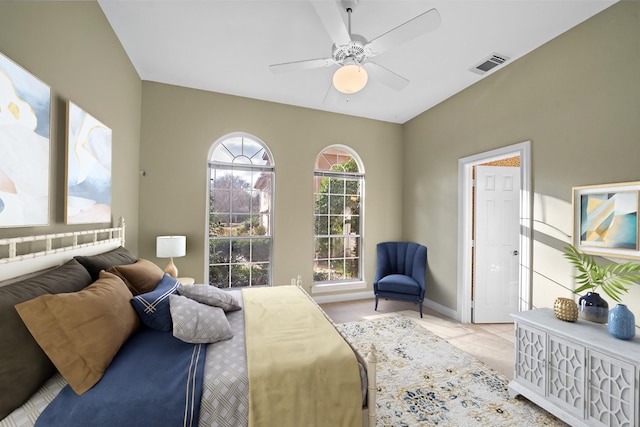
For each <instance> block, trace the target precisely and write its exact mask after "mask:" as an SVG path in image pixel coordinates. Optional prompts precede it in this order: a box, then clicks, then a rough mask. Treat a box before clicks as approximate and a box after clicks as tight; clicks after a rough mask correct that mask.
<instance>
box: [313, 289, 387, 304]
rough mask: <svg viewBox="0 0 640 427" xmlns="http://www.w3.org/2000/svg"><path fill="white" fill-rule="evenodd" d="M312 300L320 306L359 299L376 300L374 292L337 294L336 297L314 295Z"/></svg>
mask: <svg viewBox="0 0 640 427" xmlns="http://www.w3.org/2000/svg"><path fill="white" fill-rule="evenodd" d="M312 298H313V300H314V301H315V302H317V303H318V304H326V303H329V302H342V301H355V300H359V299H372V298H375V295H373V291H366V292H353V293H349V294H336V295H323V296H318V295H312Z"/></svg>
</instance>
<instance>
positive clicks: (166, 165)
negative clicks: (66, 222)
mask: <svg viewBox="0 0 640 427" xmlns="http://www.w3.org/2000/svg"><path fill="white" fill-rule="evenodd" d="M142 99H143V104H142V112H143V114H142V138H141V140H142V141H141V162H140V167H141V169H143V170H144V171H145V172H146V175H145V176H144V177H142V178H141V181H140V218H143V220H142V221H141V223H140V234H139V238H140V248H141V249H140V256H141V257H143V258H148V259H152V260H155V261H156V262H157V263H158V264H159V265H161V266H164V265H165V264H166V260H160V259H156V258H155V238H156V236H158V235H161V234H184V235H186V236H187V256H186V257H184V258H179V259H177V260H175V262H176V265H177V266H178V268H179V275H184V276H192V277H194V278H195V279H196V280H197V281H198V282H203V281H204V280H205V277H206V276H205V271H206V268H207V267H206V265H205V262H206V253H205V248H206V245H207V242H206V239H205V236H206V230H207V179H208V178H207V160H208V154H209V150H210V148H211V146H212V145H213V143H214V142H216V141H217V140H218V139H219V138H221V137H222V136H224V135H227V134H229V133H232V132H246V133H248V134H251V135H254V136H256V137H258V138H260V139H261V140H262V141H263V142H265V143H266V145H267V146H268V147H269V149H270V150H271V153H272V154H273V158H274V162H275V174H276V177H275V183H276V184H275V206H274V213H275V217H274V221H275V224H274V249H273V266H274V275H273V280H274V284H288V283H290V279H291V278H292V277H295V276H296V275H297V274H301V275H302V276H303V282H304V284H305V286H309V285H310V284H311V278H312V271H313V270H312V268H313V266H312V259H313V241H312V236H313V194H312V193H313V166H314V162H315V159H316V156H317V155H318V154H319V153H320V152H321V151H322V149H323V148H325V147H327V146H328V145H331V144H344V145H347V146H349V147H351V148H352V149H353V150H355V151H356V152H357V153H358V155H359V156H360V158H361V160H362V162H363V163H364V168H365V180H366V184H365V185H366V189H365V198H364V205H365V224H364V230H365V231H364V235H365V238H364V239H363V254H364V262H365V265H364V278H365V280H366V281H367V282H369V289H371V282H372V281H373V276H374V273H375V258H376V253H375V245H376V243H377V242H379V241H382V240H391V239H399V238H400V237H401V233H402V226H401V222H400V219H401V215H402V213H401V212H402V206H401V205H402V194H401V191H400V188H401V183H402V181H401V180H402V178H401V177H402V168H401V166H402V164H401V160H402V126H400V125H397V124H391V123H385V122H380V121H375V120H367V119H362V118H356V117H351V116H346V115H340V114H332V113H326V112H321V111H317V110H310V109H305V108H298V107H291V106H286V105H282V104H276V103H270V102H265V101H258V100H253V99H247V98H241V97H237V96H229V95H223V94H218V93H211V92H205V91H199V90H194V89H187V88H182V87H178V86H170V85H165V84H159V83H152V82H143V84H142Z"/></svg>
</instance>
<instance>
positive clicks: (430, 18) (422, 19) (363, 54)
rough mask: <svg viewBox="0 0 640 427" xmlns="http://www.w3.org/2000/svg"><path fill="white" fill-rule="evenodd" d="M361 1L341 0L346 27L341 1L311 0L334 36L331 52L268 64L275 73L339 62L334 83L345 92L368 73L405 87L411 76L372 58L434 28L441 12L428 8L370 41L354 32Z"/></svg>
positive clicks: (363, 81)
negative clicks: (344, 15) (345, 17)
mask: <svg viewBox="0 0 640 427" xmlns="http://www.w3.org/2000/svg"><path fill="white" fill-rule="evenodd" d="M358 3H359V0H340V4H341V5H342V8H344V10H345V11H346V12H347V15H348V28H347V27H345V25H344V21H343V19H342V16H341V11H340V6H339V5H338V2H336V1H326V0H325V1H312V2H311V4H312V5H313V8H314V9H315V11H316V13H317V14H318V17H319V18H320V20H321V21H322V23H323V25H324V27H325V28H326V30H327V32H328V33H329V36H330V37H331V39H332V40H333V48H332V52H331V56H330V57H329V58H318V59H307V60H304V61H295V62H285V63H282V64H273V65H270V66H269V69H270V70H271V71H272V72H274V73H283V72H289V71H300V70H308V69H313V68H321V67H331V66H334V65H338V66H339V67H340V68H338V69H337V70H336V72H335V73H334V75H333V86H334V87H335V88H336V89H337V90H338V91H340V92H342V93H346V94H352V93H356V92H358V91H360V90H362V88H364V87H365V85H366V84H367V81H368V79H369V75H371V78H372V79H374V80H376V81H378V82H380V83H382V84H384V85H386V86H389V87H391V88H393V89H395V90H401V89H403V88H404V87H405V86H406V85H407V84H408V83H409V80H407V79H406V78H404V77H402V76H401V75H399V74H396V73H394V72H393V71H391V70H389V69H387V68H384V67H383V66H381V65H379V64H376V63H375V62H372V61H371V60H370V58H372V57H374V56H376V55H379V54H381V53H383V52H386V51H387V50H389V49H391V48H393V47H394V46H397V45H399V44H401V43H404V42H406V41H409V40H412V39H414V38H416V37H418V36H421V35H422V34H425V33H427V32H430V31H433V30H435V29H436V28H438V27H439V26H440V14H439V13H438V11H437V10H436V9H431V10H428V11H427V12H424V13H422V14H420V15H418V16H416V17H415V18H413V19H411V20H409V21H407V22H405V23H404V24H400V25H398V26H397V27H395V28H394V29H392V30H390V31H388V32H386V33H384V34H382V35H380V36H378V37H376V38H375V39H373V40H371V41H367V39H365V38H364V37H362V36H360V35H358V34H352V33H351V13H352V12H353V10H354V9H355V7H356V6H357V5H358Z"/></svg>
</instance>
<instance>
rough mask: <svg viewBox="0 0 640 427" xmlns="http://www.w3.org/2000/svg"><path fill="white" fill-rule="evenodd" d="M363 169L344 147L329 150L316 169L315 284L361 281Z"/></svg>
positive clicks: (356, 158) (322, 156)
mask: <svg viewBox="0 0 640 427" xmlns="http://www.w3.org/2000/svg"><path fill="white" fill-rule="evenodd" d="M363 193H364V169H363V167H362V165H361V162H360V160H359V159H358V157H357V155H356V154H355V153H354V152H352V151H351V150H350V149H348V148H346V147H343V146H331V147H328V148H326V149H325V150H324V151H322V153H320V155H319V156H318V157H317V158H316V163H315V167H314V197H315V207H314V221H313V223H314V233H313V240H314V248H315V256H314V259H313V282H314V283H318V284H321V283H336V282H348V281H361V280H362V272H361V271H362V269H361V261H362V256H361V247H362V244H361V243H362V236H361V234H360V233H361V230H362V213H363V212H362V195H363Z"/></svg>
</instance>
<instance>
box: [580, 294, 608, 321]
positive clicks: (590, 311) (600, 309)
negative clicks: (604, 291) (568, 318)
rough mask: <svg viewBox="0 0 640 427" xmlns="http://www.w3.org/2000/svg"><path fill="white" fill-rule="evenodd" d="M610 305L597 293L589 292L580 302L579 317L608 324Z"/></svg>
mask: <svg viewBox="0 0 640 427" xmlns="http://www.w3.org/2000/svg"><path fill="white" fill-rule="evenodd" d="M608 315H609V304H608V303H607V302H606V301H605V300H604V299H603V298H602V297H601V296H600V294H598V293H596V292H587V294H586V295H583V296H581V297H580V299H579V300H578V317H580V318H581V319H584V320H588V321H590V322H595V323H607V320H608Z"/></svg>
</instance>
